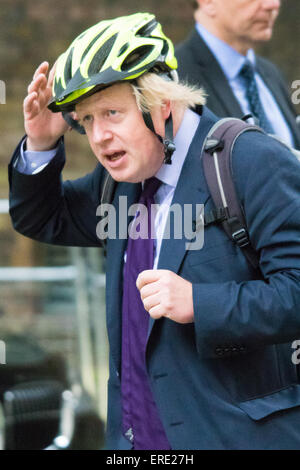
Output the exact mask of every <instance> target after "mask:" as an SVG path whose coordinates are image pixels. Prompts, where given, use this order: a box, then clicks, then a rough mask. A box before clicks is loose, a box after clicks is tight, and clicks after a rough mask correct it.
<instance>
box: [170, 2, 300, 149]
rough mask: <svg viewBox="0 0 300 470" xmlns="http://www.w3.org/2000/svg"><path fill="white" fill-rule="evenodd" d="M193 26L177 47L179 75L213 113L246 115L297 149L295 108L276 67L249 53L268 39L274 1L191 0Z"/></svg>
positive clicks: (276, 11) (299, 144)
mask: <svg viewBox="0 0 300 470" xmlns="http://www.w3.org/2000/svg"><path fill="white" fill-rule="evenodd" d="M193 3H194V6H195V14H194V16H195V20H196V26H195V29H194V31H192V33H191V34H190V36H189V37H188V38H187V39H186V41H184V42H183V43H182V44H180V45H179V46H178V47H177V50H176V57H177V59H178V64H179V67H178V71H179V77H180V78H181V79H187V80H188V81H189V82H191V83H193V84H196V85H197V86H199V85H201V86H203V88H204V89H205V91H206V93H207V95H208V96H207V106H208V107H209V108H210V109H211V110H212V111H213V112H214V113H215V114H217V115H218V116H220V117H223V116H234V117H238V118H241V117H242V116H244V115H247V114H252V115H253V116H255V118H256V122H258V123H259V124H260V126H261V127H262V128H263V129H264V130H265V131H266V132H268V133H271V134H276V135H277V136H278V137H280V138H281V139H283V140H284V142H286V143H287V144H289V145H292V146H294V147H296V148H298V149H299V148H300V131H299V128H298V126H297V123H296V112H295V109H294V107H293V105H292V103H291V100H290V97H289V94H288V90H287V87H286V84H285V82H284V80H283V78H282V76H281V74H280V72H279V70H278V68H277V67H276V66H275V65H274V64H272V63H271V62H270V61H268V60H266V59H265V58H262V57H259V56H257V55H256V54H255V52H254V50H255V48H256V46H257V45H258V44H259V43H261V42H266V41H269V40H270V39H271V37H272V33H273V27H274V24H275V21H276V18H277V16H278V14H279V10H280V3H281V2H280V0H197V1H194V2H193Z"/></svg>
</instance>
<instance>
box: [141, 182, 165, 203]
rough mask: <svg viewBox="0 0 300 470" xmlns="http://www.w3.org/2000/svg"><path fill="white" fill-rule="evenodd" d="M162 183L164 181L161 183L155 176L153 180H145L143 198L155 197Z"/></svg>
mask: <svg viewBox="0 0 300 470" xmlns="http://www.w3.org/2000/svg"><path fill="white" fill-rule="evenodd" d="M161 183H162V181H160V180H159V179H158V178H155V176H152V178H148V179H147V180H145V183H144V189H143V192H142V196H143V197H144V198H145V199H146V198H151V197H153V196H154V194H155V193H156V191H157V190H158V188H159V186H160V185H161Z"/></svg>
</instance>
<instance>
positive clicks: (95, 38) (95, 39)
mask: <svg viewBox="0 0 300 470" xmlns="http://www.w3.org/2000/svg"><path fill="white" fill-rule="evenodd" d="M107 29H108V26H107V27H106V28H104V29H103V30H102V31H101V32H100V33H99V34H97V36H95V37H94V39H93V40H92V41H91V42H90V43H89V45H88V47H87V48H86V49H85V51H84V53H83V54H82V57H81V62H82V61H83V59H84V58H85V56H86V55H87V53H88V52H89V50H90V49H91V48H92V47H93V45H94V44H95V42H96V41H98V39H99V38H100V37H101V36H102V35H103V34H104V33H105V31H106V30H107Z"/></svg>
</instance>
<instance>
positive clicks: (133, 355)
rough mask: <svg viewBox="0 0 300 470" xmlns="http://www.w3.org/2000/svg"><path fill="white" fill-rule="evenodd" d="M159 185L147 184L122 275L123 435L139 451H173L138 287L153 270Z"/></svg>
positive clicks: (146, 313) (147, 315)
mask: <svg viewBox="0 0 300 470" xmlns="http://www.w3.org/2000/svg"><path fill="white" fill-rule="evenodd" d="M160 184H161V181H159V180H158V179H157V178H154V177H153V178H150V179H149V180H146V181H145V184H144V190H143V192H142V194H141V197H140V200H139V204H143V206H144V207H143V208H141V210H140V211H138V213H137V215H136V219H135V220H134V221H133V223H132V227H131V232H130V233H131V234H133V230H134V232H135V234H136V233H137V232H138V233H139V234H140V235H141V236H140V237H139V238H137V237H136V236H135V237H134V238H131V237H130V235H129V239H128V244H127V259H126V263H125V266H124V272H123V274H124V280H123V308H122V310H123V311H122V374H121V391H122V410H123V432H124V434H125V435H126V437H127V438H128V439H129V440H130V441H131V442H132V444H133V448H134V449H136V450H162V449H170V445H169V443H168V440H167V437H166V434H165V431H164V428H163V426H162V423H161V420H160V418H159V415H158V411H157V408H156V404H155V403H154V400H153V396H152V392H151V389H150V384H149V378H148V374H147V371H146V361H145V351H146V344H147V334H148V325H149V313H148V312H147V311H146V310H145V309H144V306H143V303H142V300H141V297H140V293H139V291H138V289H137V287H136V279H137V277H138V275H139V273H140V272H142V271H144V270H145V269H152V268H153V261H154V234H152V230H151V225H153V223H151V204H154V194H155V193H156V191H157V189H158V187H159V185H160ZM145 208H147V211H146V210H145ZM153 219H154V218H153V215H152V220H153ZM147 229H148V230H147ZM148 232H149V233H148ZM148 235H149V236H148Z"/></svg>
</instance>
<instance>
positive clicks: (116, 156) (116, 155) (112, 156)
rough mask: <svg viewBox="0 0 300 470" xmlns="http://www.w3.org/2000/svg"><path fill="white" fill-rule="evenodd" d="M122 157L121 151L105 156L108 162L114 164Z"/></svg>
mask: <svg viewBox="0 0 300 470" xmlns="http://www.w3.org/2000/svg"><path fill="white" fill-rule="evenodd" d="M123 155H125V152H124V151H123V150H121V151H120V152H114V153H110V154H106V155H105V156H106V158H107V159H108V160H109V161H111V162H114V161H115V160H118V159H119V158H121V157H123Z"/></svg>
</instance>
